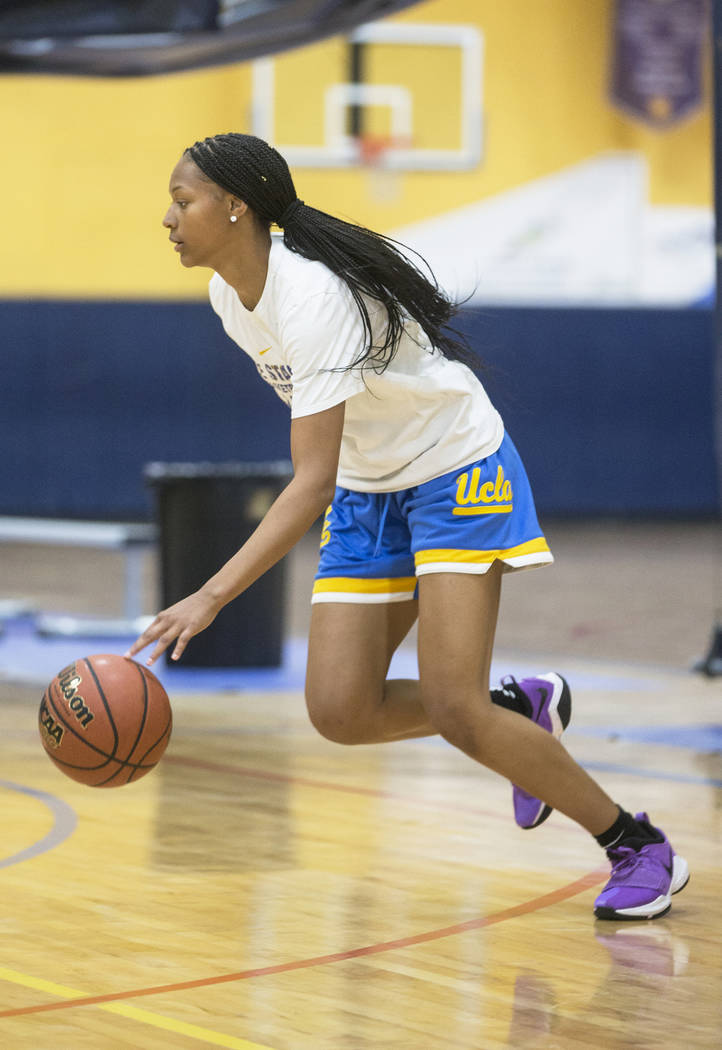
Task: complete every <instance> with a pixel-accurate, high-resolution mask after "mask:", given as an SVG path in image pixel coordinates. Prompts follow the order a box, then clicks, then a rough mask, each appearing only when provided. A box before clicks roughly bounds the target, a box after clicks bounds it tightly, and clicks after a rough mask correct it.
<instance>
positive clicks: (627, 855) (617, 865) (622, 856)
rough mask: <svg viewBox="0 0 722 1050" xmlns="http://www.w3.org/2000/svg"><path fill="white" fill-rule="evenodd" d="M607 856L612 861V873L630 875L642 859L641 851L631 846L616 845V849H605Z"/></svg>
mask: <svg viewBox="0 0 722 1050" xmlns="http://www.w3.org/2000/svg"><path fill="white" fill-rule="evenodd" d="M607 856H608V857H609V859H610V860H611V862H612V875H623V874H626V875H631V874H632V872H633V871H634V869H635V868H636V867H637V865H638V864H639V863H640V862H641V861H643V860H644V858H643V857H642V851H641V850H636V849H632V847H631V846H618V847H617V848H616V849H610V850H607Z"/></svg>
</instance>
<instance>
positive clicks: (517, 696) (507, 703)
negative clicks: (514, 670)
mask: <svg viewBox="0 0 722 1050" xmlns="http://www.w3.org/2000/svg"><path fill="white" fill-rule="evenodd" d="M514 685H516V683H514ZM490 693H491V702H492V704H496V705H497V707H505V708H506V710H507V711H515V712H516V713H517V714H518V715H524V716H525V717H526V718H530V717H531V704H530V702H529V700H528V699H527V698H526V696H525V695H524V693H523V692H522V691H521V689H519V688H517V689H514V688H513V686H511V685H508V686H505V687H504V688H503V689H491V690H490Z"/></svg>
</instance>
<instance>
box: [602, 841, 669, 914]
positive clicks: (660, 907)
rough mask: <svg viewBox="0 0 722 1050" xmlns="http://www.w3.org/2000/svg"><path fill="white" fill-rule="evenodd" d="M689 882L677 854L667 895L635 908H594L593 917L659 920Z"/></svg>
mask: <svg viewBox="0 0 722 1050" xmlns="http://www.w3.org/2000/svg"><path fill="white" fill-rule="evenodd" d="M688 882H689V866H688V864H687V861H686V860H685V859H684V857H680V856H679V855H678V854H677V853H675V855H674V861H673V868H672V882H671V883H670V887H669V893H665V894H663V895H662V896H661V897H657V899H656V900H654V901H651V902H650V903H649V904H641V905H639V907H637V908H620V909H619V910H615V909H614V908H604V907H600V908H595V909H594V916H595V918H597V919H616V920H617V921H618V922H639V920H640V919H649V920H651V919H661V918H662V916H663V915H666V914H667V912H668V911H669V909H670V908H671V907H672V897H673V896H674V894H675V893H680V892H681V891H682V890H683V889H684V887H685V886H686V885H687V883H688Z"/></svg>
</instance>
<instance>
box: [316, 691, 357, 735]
mask: <svg viewBox="0 0 722 1050" xmlns="http://www.w3.org/2000/svg"><path fill="white" fill-rule="evenodd" d="M306 707H307V708H308V717H309V718H310V720H311V725H312V726H313V728H314V729H315V730H316V732H318V733H320V734H321V736H322V737H325V738H326V740H330V741H331V742H332V743H334V744H362V743H364V733H363V728H362V725H361V723H360V720H359V719H358V718H356V717H354V715H353V708H352V705H349V704H347V703H344V699H343V697H342V696H332V697H329V696H328V695H325V696H323V697H320V696H318V695H317V694H314V693H312V692H310V691H309V690H306Z"/></svg>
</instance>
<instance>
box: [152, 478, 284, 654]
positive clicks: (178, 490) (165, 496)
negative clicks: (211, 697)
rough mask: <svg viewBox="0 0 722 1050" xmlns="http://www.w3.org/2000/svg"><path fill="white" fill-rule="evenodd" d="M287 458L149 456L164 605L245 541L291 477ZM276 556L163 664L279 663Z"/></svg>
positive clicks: (194, 586) (280, 584)
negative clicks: (171, 459) (161, 459)
mask: <svg viewBox="0 0 722 1050" xmlns="http://www.w3.org/2000/svg"><path fill="white" fill-rule="evenodd" d="M291 474H292V467H291V464H290V463H289V462H287V461H285V460H282V461H276V462H272V463H150V464H148V465H147V467H146V468H145V479H146V481H147V483H148V484H149V485H150V486H151V487H152V488H153V489H154V490H155V503H156V513H157V519H158V525H159V535H160V565H161V592H162V603H163V605H162V607H163V608H167V607H168V606H169V605H173V604H174V603H175V602H178V601H180V600H181V598H185V597H186V596H187V595H189V594H191V593H192V592H193V591H197V590H198V588H199V587H201V586H202V585H203V584H204V583H205V582H206V580H208V579H210V577H211V576H213V575H214V574H215V573H216V572H217V571H218V570H219V569H220V567H221V565H223V564H224V562H226V561H228V559H229V558H230V557H232V556H233V555H234V554H235V553H236V551H237V550H238V549H239V548H240V547H241V546H243V544H244V543H245V541H246V540H247V539H248V537H249V536H250V535H251V533H252V532H253V530H254V529H255V528H256V526H257V525H258V523H259V521H260V520H261V518H262V517H263V516H264V515H265V513H266V511H267V510H268V508H269V507H270V506H271V504H272V503H273V501H274V499H275V498H276V496H277V495H278V494H279V492H280V491H281V490H282V489H283V488H284V486H285V485H286V484H287V483H288V481H289V480H290V477H291ZM284 584H285V565H284V562H283V561H281V562H279V563H278V564H277V565H275V566H274V567H273V568H272V569H270V570H269V571H268V572H267V573H265V574H264V575H263V576H262V577H261V578H260V579H259V580H257V581H256V582H255V583H254V584H253V585H252V586H251V587H249V588H248V590H247V591H245V592H244V593H243V594H241V595H240V596H239V597H238V598H236V599H235V600H234V601H232V602H231V603H230V604H229V605H227V606H226V607H225V608H224V609H221V611H220V613H219V614H218V616H217V617H216V619H215V620H214V621H213V623H212V624H211V625H210V627H208V628H206V630H205V631H201V633H200V634H197V635H196V636H195V638H192V639H191V640H190V642H189V643H188V646H187V648H186V650H185V652H184V654H183V656H182V657H181V659H180V661H177V662H176V661H174V660H171V659H170V655H169V654H170V651H172V648H171V650H169V651H168V652H167V653H166V663H167V665H168V666H169V667H278V666H279V665H280V663H281V650H282V642H283V612H284V604H285V586H284Z"/></svg>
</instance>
